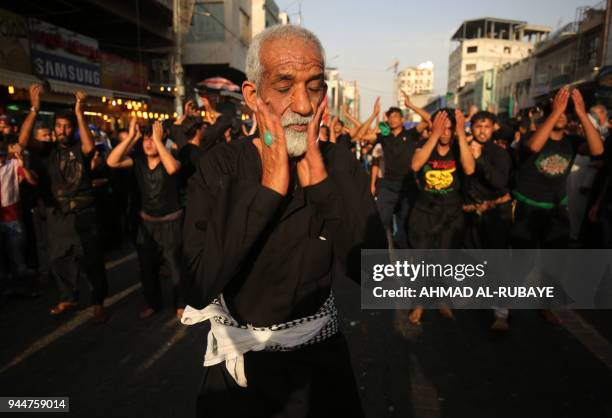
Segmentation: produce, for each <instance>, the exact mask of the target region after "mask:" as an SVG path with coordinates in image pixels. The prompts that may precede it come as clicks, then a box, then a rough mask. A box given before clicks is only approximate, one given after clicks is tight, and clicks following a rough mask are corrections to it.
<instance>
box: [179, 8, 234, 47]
mask: <svg viewBox="0 0 612 418" xmlns="http://www.w3.org/2000/svg"><path fill="white" fill-rule="evenodd" d="M213 16H214V18H213ZM219 22H225V8H224V7H223V2H219V1H215V2H206V3H198V4H196V5H195V8H194V14H193V18H192V21H191V28H190V29H189V33H188V34H187V42H202V41H223V40H225V29H224V28H223V25H222V24H221V23H219Z"/></svg>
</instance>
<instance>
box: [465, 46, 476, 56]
mask: <svg viewBox="0 0 612 418" xmlns="http://www.w3.org/2000/svg"><path fill="white" fill-rule="evenodd" d="M477 52H478V47H477V46H468V47H467V53H468V54H475V53H477Z"/></svg>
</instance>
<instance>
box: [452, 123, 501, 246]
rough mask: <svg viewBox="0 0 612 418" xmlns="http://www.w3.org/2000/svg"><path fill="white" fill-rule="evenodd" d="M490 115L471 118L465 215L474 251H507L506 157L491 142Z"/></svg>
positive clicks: (492, 132) (491, 125)
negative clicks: (471, 167) (473, 167)
mask: <svg viewBox="0 0 612 418" xmlns="http://www.w3.org/2000/svg"><path fill="white" fill-rule="evenodd" d="M496 119H497V118H496V117H495V115H494V114H492V113H490V112H486V111H482V112H478V113H476V114H475V115H474V116H472V120H471V129H472V135H473V139H472V141H471V142H470V150H471V152H472V156H473V157H474V160H475V162H476V171H475V172H474V174H473V175H472V176H470V177H468V178H466V186H465V189H464V194H465V196H466V203H467V205H466V206H465V207H464V209H466V212H468V213H469V214H471V215H473V218H474V219H473V220H474V224H473V226H474V227H475V229H476V236H474V241H476V242H474V244H475V246H476V248H492V249H496V248H508V246H509V239H510V228H511V226H512V198H511V196H510V189H509V183H510V174H511V170H512V160H511V158H510V154H508V152H507V151H506V150H504V149H503V148H501V147H500V146H499V145H497V144H495V143H494V142H493V141H492V137H493V135H494V131H493V129H494V125H495V122H496Z"/></svg>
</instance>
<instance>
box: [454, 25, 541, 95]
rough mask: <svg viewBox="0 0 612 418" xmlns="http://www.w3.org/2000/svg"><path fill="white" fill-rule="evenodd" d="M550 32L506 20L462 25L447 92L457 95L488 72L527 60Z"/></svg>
mask: <svg viewBox="0 0 612 418" xmlns="http://www.w3.org/2000/svg"><path fill="white" fill-rule="evenodd" d="M549 32H550V28H548V27H545V26H536V25H530V24H528V23H527V22H523V21H515V20H507V19H498V18H482V19H476V20H470V21H465V22H463V23H462V25H461V26H460V27H459V29H457V31H456V32H455V34H454V35H453V37H452V38H451V40H452V41H456V42H457V43H458V45H457V47H456V48H455V50H454V51H453V52H452V53H451V54H450V57H449V69H448V86H447V87H448V92H449V93H452V94H453V95H456V94H457V93H459V92H460V90H461V89H462V88H464V87H465V86H466V85H467V84H469V83H473V82H475V81H476V80H477V79H478V78H479V77H481V76H482V75H483V74H485V73H486V71H488V70H492V69H496V68H499V67H501V66H503V65H505V64H509V63H513V62H516V61H520V60H522V59H524V58H526V57H528V56H529V55H530V54H531V53H532V51H533V49H534V45H535V44H536V43H537V42H539V41H541V40H542V39H544V38H545V37H546V36H547V35H548V33H549ZM454 102H455V103H457V99H455V100H454Z"/></svg>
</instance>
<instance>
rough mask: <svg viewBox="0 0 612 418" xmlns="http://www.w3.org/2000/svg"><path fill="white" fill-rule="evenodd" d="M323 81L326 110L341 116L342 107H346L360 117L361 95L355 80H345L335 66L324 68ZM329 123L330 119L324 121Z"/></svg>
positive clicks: (333, 114) (332, 114)
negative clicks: (325, 91)
mask: <svg viewBox="0 0 612 418" xmlns="http://www.w3.org/2000/svg"><path fill="white" fill-rule="evenodd" d="M325 81H326V83H327V100H328V112H329V114H330V115H331V116H332V117H333V116H339V117H342V108H343V107H344V106H347V107H348V110H349V112H351V114H353V115H355V116H356V117H357V118H359V117H360V112H361V96H360V94H359V85H358V84H357V81H346V80H342V78H341V77H340V72H339V71H338V69H337V68H334V67H328V68H326V69H325ZM324 122H325V123H329V122H330V121H324Z"/></svg>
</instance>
